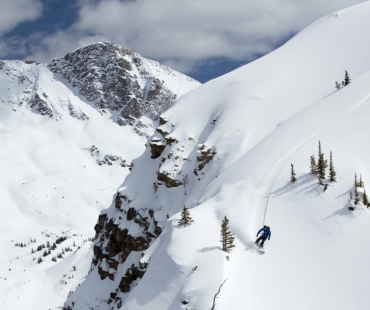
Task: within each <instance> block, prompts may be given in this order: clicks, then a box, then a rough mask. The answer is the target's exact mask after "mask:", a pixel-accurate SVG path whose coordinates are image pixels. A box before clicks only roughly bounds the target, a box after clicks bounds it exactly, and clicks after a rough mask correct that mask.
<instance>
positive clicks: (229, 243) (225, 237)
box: [220, 215, 235, 252]
mask: <svg viewBox="0 0 370 310" xmlns="http://www.w3.org/2000/svg"><path fill="white" fill-rule="evenodd" d="M234 239H235V237H234V235H233V234H232V232H231V231H230V229H229V219H228V218H227V217H226V215H225V218H224V219H223V221H222V224H221V240H220V241H221V244H222V251H225V252H230V251H231V250H232V248H233V247H235V245H234Z"/></svg>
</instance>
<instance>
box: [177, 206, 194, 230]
mask: <svg viewBox="0 0 370 310" xmlns="http://www.w3.org/2000/svg"><path fill="white" fill-rule="evenodd" d="M192 222H194V220H193V219H192V218H191V216H190V211H189V209H188V208H186V207H185V206H184V208H183V209H182V212H181V219H180V220H179V225H180V226H183V227H186V226H189V225H190V224H191V223H192Z"/></svg>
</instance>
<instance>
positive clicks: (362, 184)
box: [358, 174, 365, 187]
mask: <svg viewBox="0 0 370 310" xmlns="http://www.w3.org/2000/svg"><path fill="white" fill-rule="evenodd" d="M364 186H365V184H364V182H363V181H362V175H361V174H360V181H359V182H358V187H364Z"/></svg>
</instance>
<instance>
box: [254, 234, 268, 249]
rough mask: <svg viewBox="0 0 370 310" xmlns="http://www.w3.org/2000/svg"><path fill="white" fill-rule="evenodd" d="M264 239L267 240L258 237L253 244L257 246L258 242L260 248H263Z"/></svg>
mask: <svg viewBox="0 0 370 310" xmlns="http://www.w3.org/2000/svg"><path fill="white" fill-rule="evenodd" d="M266 239H267V237H264V236H260V237H259V238H258V239H257V240H256V242H255V244H258V242H260V241H261V244H260V248H263V244H264V243H265V241H266Z"/></svg>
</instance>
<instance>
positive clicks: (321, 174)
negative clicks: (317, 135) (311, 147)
mask: <svg viewBox="0 0 370 310" xmlns="http://www.w3.org/2000/svg"><path fill="white" fill-rule="evenodd" d="M327 167H328V161H327V160H326V159H324V153H323V152H322V151H321V142H320V141H319V159H318V162H317V173H318V178H319V184H320V185H324V180H325V176H326V172H325V169H326V168H327Z"/></svg>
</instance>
